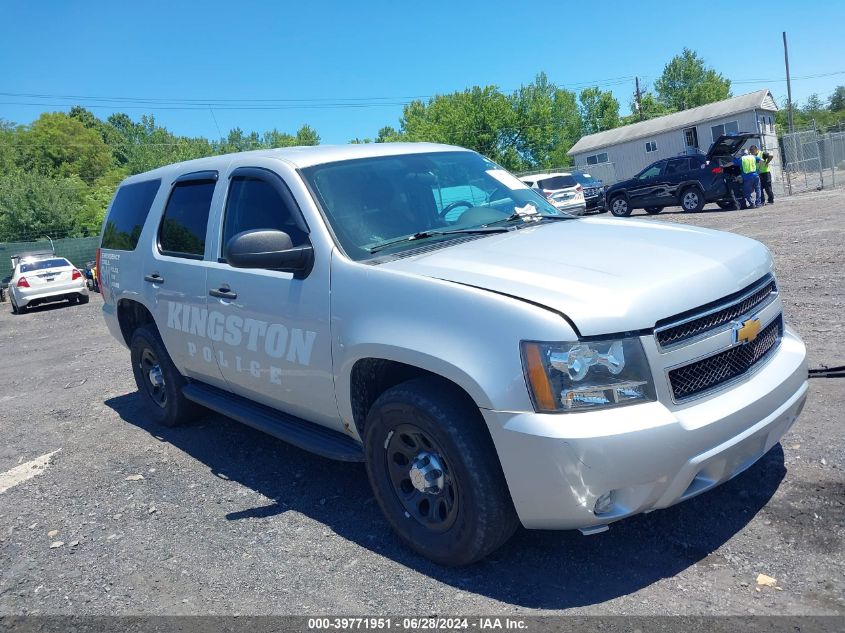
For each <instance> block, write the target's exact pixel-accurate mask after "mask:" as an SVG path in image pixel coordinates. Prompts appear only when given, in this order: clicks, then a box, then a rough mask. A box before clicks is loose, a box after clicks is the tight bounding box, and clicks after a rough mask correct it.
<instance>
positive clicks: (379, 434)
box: [97, 143, 807, 565]
mask: <svg viewBox="0 0 845 633" xmlns="http://www.w3.org/2000/svg"><path fill="white" fill-rule="evenodd" d="M632 227H635V228H636V230H632ZM597 253H598V255H597ZM98 260H99V262H98V266H97V270H98V275H99V277H100V289H101V292H102V294H103V300H104V305H103V312H104V315H105V318H106V323H107V324H108V327H109V330H110V331H111V332H112V334H113V335H114V336H115V337H116V338H117V339H118V340H120V341H122V342H123V343H124V344H126V345H127V347H129V349H130V358H131V367H132V371H133V372H134V374H135V379H136V382H137V385H138V389H139V391H140V393H141V396H140V397H141V398H142V399H144V401H145V402H146V403H147V405H148V410H149V412H150V417H151V418H152V419H154V420H157V421H158V422H160V423H162V424H167V425H171V424H176V423H179V422H182V421H184V420H187V419H190V418H191V417H192V416H194V415H197V413H198V411H197V408H196V405H203V406H204V407H206V408H209V409H213V410H215V411H217V412H220V413H223V414H225V415H228V416H231V417H232V418H235V419H237V420H239V421H241V422H243V423H245V424H249V425H251V426H253V427H256V428H258V429H261V430H263V431H266V432H267V433H270V434H272V435H274V436H276V437H279V438H282V439H284V440H286V441H288V442H291V443H292V444H294V445H296V446H299V447H302V448H304V449H307V450H310V451H314V452H316V453H319V454H321V455H324V456H327V457H332V458H336V459H342V460H353V461H363V462H365V463H366V469H367V474H368V476H369V480H370V483H371V485H372V488H373V492H374V495H375V498H376V500H377V501H378V503H379V505H380V507H381V509H382V511H383V512H384V515H385V517H386V518H387V521H388V522H389V523H390V524H391V526H392V527H393V528H394V529H395V530H396V532H397V533H398V534H399V536H400V537H401V538H402V539H403V540H404V541H405V542H407V543H408V544H409V545H410V546H411V547H412V548H414V549H415V550H416V551H418V552H420V553H421V554H423V555H425V556H428V557H430V558H431V559H433V560H435V561H437V562H439V563H443V564H449V565H457V564H465V563H470V562H472V561H475V560H478V559H479V558H481V557H483V556H485V555H486V554H488V553H489V552H491V551H492V550H494V549H495V548H496V547H498V546H500V545H501V544H502V543H504V542H505V541H506V540H507V539H508V538H509V537H510V535H511V534H512V533H513V531H514V530H515V529H516V527H517V525H518V524H519V523H522V525H524V526H525V527H528V528H542V529H575V528H577V529H581V530H582V531H583V532H585V533H592V532H596V531H601V530H605V529H607V526H608V525H609V524H611V523H612V522H614V521H617V520H619V519H622V518H624V517H628V516H631V515H634V514H637V513H639V512H645V511H650V510H655V509H658V508H665V507H667V506H670V505H672V504H674V503H677V502H679V501H683V500H685V499H689V498H690V497H693V496H695V495H697V494H700V493H702V492H704V491H706V490H708V489H710V488H712V487H714V486H716V485H718V484H720V483H722V482H724V481H726V480H728V479H730V478H731V477H733V476H735V475H736V474H737V473H739V472H741V471H742V470H744V469H745V468H747V467H748V466H750V465H751V464H753V463H754V462H755V461H756V460H758V459H759V458H760V457H761V456H762V455H763V454H765V453H766V452H767V451H768V450H769V449H771V448H772V447H773V446H774V445H775V444H777V442H778V441H779V440H780V438H781V437H782V436H783V434H784V433H786V431H787V430H788V429H789V428H790V426H791V425H792V424H793V423H794V422H795V420H796V418H797V416H798V414H799V412H800V411H801V407H802V406H803V404H804V399H805V397H806V393H807V368H806V365H805V350H804V345H803V343H802V342H801V340H800V339H799V338H798V337H797V336H796V335H795V334H794V333H793V332H792V330H790V329H789V327H787V326H786V324H785V323H784V319H783V304H782V302H781V297H780V291H779V288H778V286H777V283H776V280H775V277H774V270H773V263H772V258H771V256H770V255H769V251H768V250H767V249H766V248H765V247H764V246H763V245H762V244H760V243H758V242H755V241H753V240H750V239H748V238H745V237H742V236H740V235H734V234H731V233H719V232H716V231H708V230H706V229H700V228H696V227H692V226H684V227H678V226H674V225H671V224H660V223H657V222H642V221H637V220H623V221H619V220H616V219H614V218H610V219H603V218H578V217H573V216H572V215H569V214H565V213H562V212H560V211H559V210H558V209H556V208H555V207H554V206H552V205H551V204H549V202H548V201H547V200H546V199H545V198H543V197H542V196H541V195H540V194H539V193H538V192H536V191H534V190H533V189H531V188H529V187H528V186H527V185H526V184H525V183H524V182H522V181H520V180H518V179H517V178H515V177H514V176H512V175H511V174H509V173H508V172H506V171H504V170H503V169H502V168H501V167H499V166H498V165H496V164H495V163H493V162H491V161H489V160H487V159H486V158H484V157H482V156H479V155H478V154H476V153H475V152H471V151H468V150H465V149H462V148H459V147H452V146H446V145H433V144H427V143H421V144H403V143H383V144H382V143H374V144H370V145H347V146H339V147H327V146H320V147H311V148H288V149H274V150H266V151H257V152H244V153H241V154H232V155H228V156H215V157H209V158H203V159H200V160H195V161H190V162H187V163H180V164H177V165H170V166H168V167H162V168H160V169H156V170H154V171H151V172H148V173H145V174H139V175H136V176H132V177H131V178H128V179H127V180H126V181H124V182H123V184H121V186H120V188H119V189H118V191H117V194H116V196H115V198H114V201H113V202H112V204H111V206H110V208H109V210H108V214H107V217H106V222H105V226H104V229H103V233H102V247H101V250H100V251H99V254H98ZM316 468H318V466H317V465H316V464H315V469H316ZM317 474H318V473H316V471H315V475H317ZM342 483H343V482H338V484H339V485H342Z"/></svg>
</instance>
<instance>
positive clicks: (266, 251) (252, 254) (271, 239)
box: [226, 229, 314, 276]
mask: <svg viewBox="0 0 845 633" xmlns="http://www.w3.org/2000/svg"><path fill="white" fill-rule="evenodd" d="M226 261H227V262H228V263H229V265H230V266H233V267H235V268H263V269H269V270H282V271H287V272H293V273H299V274H298V275H297V276H305V275H307V274H308V272H309V271H310V270H311V266H312V264H313V261H314V249H313V248H311V246H310V245H308V244H306V245H304V246H294V245H293V243H292V242H291V240H290V235H288V234H287V233H285V232H284V231H276V230H270V229H258V230H255V231H243V232H242V233H238V234H237V235H234V236H233V237H232V239H230V240H229V242H228V244H226Z"/></svg>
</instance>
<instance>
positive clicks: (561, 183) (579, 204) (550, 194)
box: [519, 172, 587, 215]
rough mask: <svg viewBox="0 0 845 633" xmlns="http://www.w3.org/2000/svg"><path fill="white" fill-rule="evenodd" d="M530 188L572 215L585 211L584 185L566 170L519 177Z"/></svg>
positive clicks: (581, 213)
mask: <svg viewBox="0 0 845 633" xmlns="http://www.w3.org/2000/svg"><path fill="white" fill-rule="evenodd" d="M519 179H520V180H521V181H522V182H524V183H525V184H526V185H528V186H529V187H531V188H532V189H536V190H537V191H540V192H541V193H542V194H543V195H544V196H546V198H548V199H549V202H551V203H552V204H553V205H554V206H555V207H556V208H558V209H560V210H561V211H566V212H567V213H571V214H573V215H583V214H584V213H585V212H586V211H587V201H586V199H585V198H584V187H582V186H581V183H579V182H578V180H577V179H576V178H575V176H574V175H572V174H571V173H568V172H553V173H547V174H529V175H527V176H520V178H519Z"/></svg>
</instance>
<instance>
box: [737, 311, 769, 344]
mask: <svg viewBox="0 0 845 633" xmlns="http://www.w3.org/2000/svg"><path fill="white" fill-rule="evenodd" d="M761 329H763V326H762V325H760V319H758V318H757V317H751V318H750V319H748V320H747V321H743V322H742V323H739V324H737V326H736V327H734V342H735V343H750V342H751V341H753V340H754V339H755V338H757V335H758V334H759V333H760V330H761Z"/></svg>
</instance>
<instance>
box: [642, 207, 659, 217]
mask: <svg viewBox="0 0 845 633" xmlns="http://www.w3.org/2000/svg"><path fill="white" fill-rule="evenodd" d="M645 210H646V213H649V214H651V215H657V214H658V213H660V212H661V211H663V207H646V208H645Z"/></svg>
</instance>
